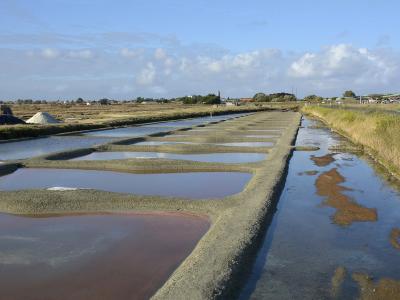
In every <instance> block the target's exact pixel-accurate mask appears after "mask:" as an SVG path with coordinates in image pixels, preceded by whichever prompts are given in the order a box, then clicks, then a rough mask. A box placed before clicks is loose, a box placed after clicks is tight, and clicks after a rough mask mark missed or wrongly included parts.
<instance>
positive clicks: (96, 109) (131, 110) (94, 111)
mask: <svg viewBox="0 0 400 300" xmlns="http://www.w3.org/2000/svg"><path fill="white" fill-rule="evenodd" d="M291 107H294V106H293V104H287V105H274V106H271V105H268V106H267V105H265V106H256V105H254V104H249V105H244V106H233V107H232V106H209V105H183V104H114V105H91V106H86V105H63V104H32V105H29V104H28V105H27V104H23V105H13V106H12V107H11V108H12V110H13V112H14V115H15V116H17V117H19V118H22V119H24V120H27V119H28V118H30V117H31V116H33V115H34V114H35V113H37V112H38V111H42V112H48V113H50V114H52V115H53V116H55V117H56V118H57V119H59V120H60V121H63V123H61V124H56V125H55V124H51V125H30V124H24V125H2V126H0V140H7V139H15V138H24V137H36V136H40V135H49V134H56V133H65V132H72V131H79V130H89V129H97V128H107V127H113V126H123V125H133V124H140V123H146V122H156V121H166V120H173V119H182V118H189V117H202V116H209V115H210V114H211V113H212V114H213V115H218V114H229V113H239V112H251V111H259V110H268V109H271V108H291Z"/></svg>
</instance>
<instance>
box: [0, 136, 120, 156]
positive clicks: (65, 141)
mask: <svg viewBox="0 0 400 300" xmlns="http://www.w3.org/2000/svg"><path fill="white" fill-rule="evenodd" d="M111 141H113V139H112V138H106V137H104V138H100V137H97V138H93V137H90V138H88V137H84V136H49V137H45V138H36V139H30V140H23V141H18V142H10V143H0V160H14V159H24V158H29V157H34V156H39V155H45V154H49V153H52V152H59V151H67V150H72V149H78V148H88V147H93V146H95V145H100V144H104V143H108V142H111Z"/></svg>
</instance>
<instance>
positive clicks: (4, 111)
mask: <svg viewBox="0 0 400 300" xmlns="http://www.w3.org/2000/svg"><path fill="white" fill-rule="evenodd" d="M0 110H1V114H2V115H8V116H12V115H13V112H12V110H11V107H9V106H8V105H1V106H0Z"/></svg>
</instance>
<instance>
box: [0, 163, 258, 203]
mask: <svg viewBox="0 0 400 300" xmlns="http://www.w3.org/2000/svg"><path fill="white" fill-rule="evenodd" d="M250 178H251V174H248V173H238V172H198V173H196V172H192V173H170V174H131V173H120V172H112V171H93V170H74V169H41V168H23V169H19V170H17V171H15V172H14V173H12V174H9V175H5V176H3V177H0V190H2V191H16V190H26V189H47V188H52V187H67V188H80V189H97V190H102V191H108V192H116V193H127V194H138V195H156V196H168V197H180V198H184V197H187V198H194V199H202V198H218V197H225V196H228V195H233V194H236V193H239V192H241V191H242V190H243V188H244V186H245V185H246V184H247V182H248V181H249V180H250Z"/></svg>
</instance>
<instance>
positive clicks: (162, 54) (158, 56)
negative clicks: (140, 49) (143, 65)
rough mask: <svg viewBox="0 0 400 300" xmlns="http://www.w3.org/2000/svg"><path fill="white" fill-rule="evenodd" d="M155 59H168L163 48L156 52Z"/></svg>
mask: <svg viewBox="0 0 400 300" xmlns="http://www.w3.org/2000/svg"><path fill="white" fill-rule="evenodd" d="M154 57H155V58H156V59H158V60H164V59H166V58H167V53H166V52H165V50H164V49H162V48H157V49H156V50H155V51H154Z"/></svg>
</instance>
